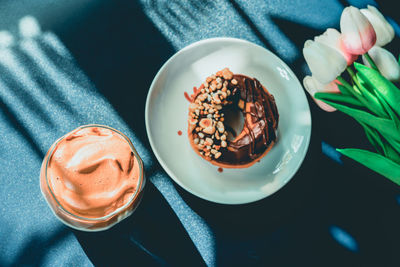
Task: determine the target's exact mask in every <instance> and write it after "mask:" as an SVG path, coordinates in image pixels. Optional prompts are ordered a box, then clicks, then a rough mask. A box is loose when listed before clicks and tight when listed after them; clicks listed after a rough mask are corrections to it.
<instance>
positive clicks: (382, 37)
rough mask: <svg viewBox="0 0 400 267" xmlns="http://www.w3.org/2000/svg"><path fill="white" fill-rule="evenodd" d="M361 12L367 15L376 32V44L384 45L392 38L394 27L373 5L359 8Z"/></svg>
mask: <svg viewBox="0 0 400 267" xmlns="http://www.w3.org/2000/svg"><path fill="white" fill-rule="evenodd" d="M361 13H363V15H364V16H366V17H367V19H368V20H369V22H370V23H371V24H372V27H373V28H374V30H375V33H376V45H378V46H384V45H386V44H388V43H390V42H391V41H392V40H393V38H394V29H393V27H392V25H390V24H389V22H388V21H387V20H386V19H385V17H384V16H383V15H382V13H381V12H379V10H378V9H376V7H374V6H370V5H368V9H366V8H365V9H361Z"/></svg>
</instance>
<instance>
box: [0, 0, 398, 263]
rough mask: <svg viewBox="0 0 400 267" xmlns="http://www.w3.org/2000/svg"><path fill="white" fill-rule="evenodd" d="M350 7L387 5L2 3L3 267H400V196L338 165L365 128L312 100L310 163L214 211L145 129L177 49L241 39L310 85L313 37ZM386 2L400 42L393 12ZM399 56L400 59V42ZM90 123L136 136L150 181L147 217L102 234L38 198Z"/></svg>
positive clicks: (354, 168)
mask: <svg viewBox="0 0 400 267" xmlns="http://www.w3.org/2000/svg"><path fill="white" fill-rule="evenodd" d="M61 2H66V3H61ZM349 4H353V5H356V6H358V7H365V6H366V4H374V5H378V4H377V3H375V2H374V1H316V0H315V1H300V0H293V1H289V0H287V1H261V0H256V1H224V0H218V1H211V0H205V1H194V0H190V1H178V0H176V1H156V0H140V1H137V2H135V1H122V0H118V1H111V0H109V1H75V0H69V1H52V0H41V1H40V0H38V1H23V0H13V1H4V2H2V3H0V30H4V31H2V32H0V158H1V161H0V202H1V203H2V206H1V208H0V209H1V212H0V266H10V265H16V266H19V265H40V266H91V265H92V264H94V265H97V266H111V265H116V266H118V265H137V266H149V265H170V266H193V265H200V266H201V265H208V266H253V265H261V266H265V265H272V266H299V265H301V266H303V265H305V266H330V265H332V266H338V265H340V266H341V265H348V266H358V265H362V266H369V265H371V266H390V265H393V266H396V265H398V262H399V260H400V259H399V254H398V251H397V248H398V247H399V242H398V241H399V238H400V230H399V227H398V225H399V223H400V216H399V214H400V212H399V208H400V206H399V204H398V199H399V195H400V191H399V189H398V188H397V186H395V185H394V184H392V183H390V182H388V181H386V180H385V179H384V178H382V177H380V176H378V175H375V174H373V173H371V172H370V171H368V170H366V169H365V168H363V167H362V166H359V165H353V164H352V163H350V162H349V161H344V163H343V164H338V163H337V162H342V161H341V160H340V159H339V158H338V157H337V154H335V153H334V152H332V151H334V150H333V147H343V146H346V147H367V143H366V141H365V137H364V136H363V135H362V129H360V128H359V127H357V126H355V125H356V124H355V122H354V121H352V120H351V119H349V118H347V117H346V116H344V115H343V114H340V113H334V114H327V113H324V112H321V111H320V110H319V109H318V108H316V106H315V104H313V103H312V102H310V105H311V110H312V116H313V118H312V119H313V132H312V141H311V144H310V150H309V153H308V155H307V157H306V159H305V162H304V164H303V166H302V168H301V169H300V170H299V172H298V173H297V174H296V176H295V177H294V178H293V180H292V181H291V182H290V183H289V184H288V185H286V186H285V187H284V188H283V189H282V190H280V191H279V192H278V193H276V194H275V195H273V196H271V197H269V198H267V199H264V200H261V201H258V202H256V203H252V204H248V205H239V206H228V205H218V204H214V203H210V202H207V201H204V200H201V199H199V198H197V197H195V196H192V195H190V194H189V193H187V192H185V191H184V190H182V189H181V188H179V186H177V185H176V184H175V183H174V182H172V180H171V179H170V178H169V177H168V176H167V175H166V174H165V173H164V171H163V170H162V169H161V167H160V166H159V165H158V163H157V160H156V159H155V157H154V155H153V154H152V152H151V149H150V146H149V144H148V141H147V136H146V133H145V129H144V103H145V99H146V95H147V91H148V88H149V85H150V83H151V81H152V79H153V77H154V75H155V74H156V72H157V70H158V69H159V68H160V67H161V65H162V64H163V63H164V62H165V61H166V60H167V59H168V58H169V57H170V56H171V55H172V54H173V53H174V52H176V51H177V50H179V49H181V48H183V47H184V46H186V45H188V44H191V43H193V42H195V41H198V40H201V39H204V38H210V37H218V36H229V37H237V38H243V39H246V40H249V41H252V42H255V43H257V44H260V45H262V46H264V47H266V48H268V49H270V50H271V51H273V52H274V53H276V54H277V55H278V56H280V57H281V58H282V59H283V60H285V61H286V62H287V63H288V64H289V65H290V66H291V67H292V68H293V69H294V71H295V73H296V74H297V75H298V77H299V79H302V77H303V76H304V75H305V73H307V67H306V65H305V63H304V60H303V57H302V55H301V49H302V45H303V43H304V41H305V40H306V39H309V38H312V37H313V36H315V35H317V34H321V33H322V32H323V31H324V29H326V28H327V27H336V28H338V23H339V17H340V13H341V11H342V9H343V6H344V5H349ZM379 4H380V5H378V6H379V7H380V8H381V10H382V11H383V12H384V13H385V14H387V15H388V16H389V17H391V18H390V20H391V22H392V23H393V25H394V26H395V29H396V33H397V34H399V27H398V25H397V24H396V21H399V17H396V15H397V14H396V13H395V9H394V8H393V7H394V4H387V3H379ZM27 14H28V15H31V16H28V17H27V16H26V15H27ZM37 21H39V24H40V25H41V26H42V30H41V29H40V27H39V26H38V24H37ZM397 38H398V37H397ZM396 45H397V46H396ZM391 47H392V48H393V49H391V51H392V52H395V53H399V51H398V47H399V46H398V42H397V43H396V41H395V42H394V43H393V44H392V45H391ZM396 49H397V50H396ZM89 123H99V124H105V125H109V126H112V127H114V128H116V129H118V130H120V131H122V132H124V133H125V134H126V135H127V136H128V137H130V138H131V140H132V141H133V144H134V146H135V147H136V148H137V150H138V152H139V154H140V155H141V156H142V159H143V161H144V164H145V170H146V173H147V176H148V179H149V180H148V181H149V182H148V184H147V185H146V192H145V195H144V199H143V203H141V205H140V206H139V209H138V210H137V211H136V212H135V214H134V215H133V216H131V217H130V218H129V219H127V220H126V221H124V222H122V223H121V224H119V225H117V226H116V227H114V228H113V229H111V230H110V231H106V232H103V233H81V232H78V231H72V230H71V229H69V228H67V227H65V226H64V225H62V224H61V223H60V222H59V221H58V220H57V219H56V218H55V217H54V216H53V214H52V213H51V211H50V209H49V208H48V207H47V204H46V202H45V200H44V198H43V197H42V196H41V193H40V189H39V171H40V164H41V161H42V159H43V156H44V154H45V153H46V151H47V149H48V148H49V147H50V145H51V144H52V143H53V142H54V141H55V140H56V139H57V138H58V137H60V136H62V135H63V134H65V133H67V132H69V131H71V130H72V129H74V128H76V127H78V126H79V125H83V124H89ZM349 129H352V130H351V131H349ZM360 136H361V137H360ZM324 153H325V154H324ZM332 155H333V156H332ZM329 157H332V159H330V158H329ZM396 263H397V264H396Z"/></svg>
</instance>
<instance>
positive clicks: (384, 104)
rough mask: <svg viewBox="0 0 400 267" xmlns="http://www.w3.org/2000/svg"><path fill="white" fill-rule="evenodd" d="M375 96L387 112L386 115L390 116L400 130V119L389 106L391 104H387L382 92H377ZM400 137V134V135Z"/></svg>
mask: <svg viewBox="0 0 400 267" xmlns="http://www.w3.org/2000/svg"><path fill="white" fill-rule="evenodd" d="M375 95H376V97H377V99H378V100H379V102H380V103H381V104H382V106H383V108H384V109H385V110H386V113H387V114H389V117H390V119H391V120H392V121H393V122H394V123H395V124H396V127H397V129H400V121H399V118H398V117H397V115H396V113H394V111H393V109H392V108H391V107H390V106H389V104H388V103H387V102H386V100H385V99H384V97H383V96H382V94H381V92H379V91H378V90H375ZM399 137H400V134H399Z"/></svg>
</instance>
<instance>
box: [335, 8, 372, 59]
mask: <svg viewBox="0 0 400 267" xmlns="http://www.w3.org/2000/svg"><path fill="white" fill-rule="evenodd" d="M340 30H341V31H342V44H343V48H344V49H345V50H346V51H347V52H348V53H350V54H354V55H362V54H365V53H367V52H368V50H369V49H371V47H373V46H374V45H375V42H376V34H375V30H374V28H373V27H372V25H371V23H370V22H369V21H368V19H367V18H366V17H365V16H364V15H363V14H362V13H361V12H360V10H359V9H358V8H355V7H353V6H349V7H346V8H345V9H344V10H343V13H342V16H341V18H340Z"/></svg>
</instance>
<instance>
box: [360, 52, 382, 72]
mask: <svg viewBox="0 0 400 267" xmlns="http://www.w3.org/2000/svg"><path fill="white" fill-rule="evenodd" d="M364 57H365V58H366V59H367V61H368V63H369V64H370V65H371V67H372V68H373V69H374V70H376V71H379V69H378V67H377V66H376V64H375V62H374V60H373V59H372V58H371V57H370V56H369V54H368V52H367V53H365V54H364Z"/></svg>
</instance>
